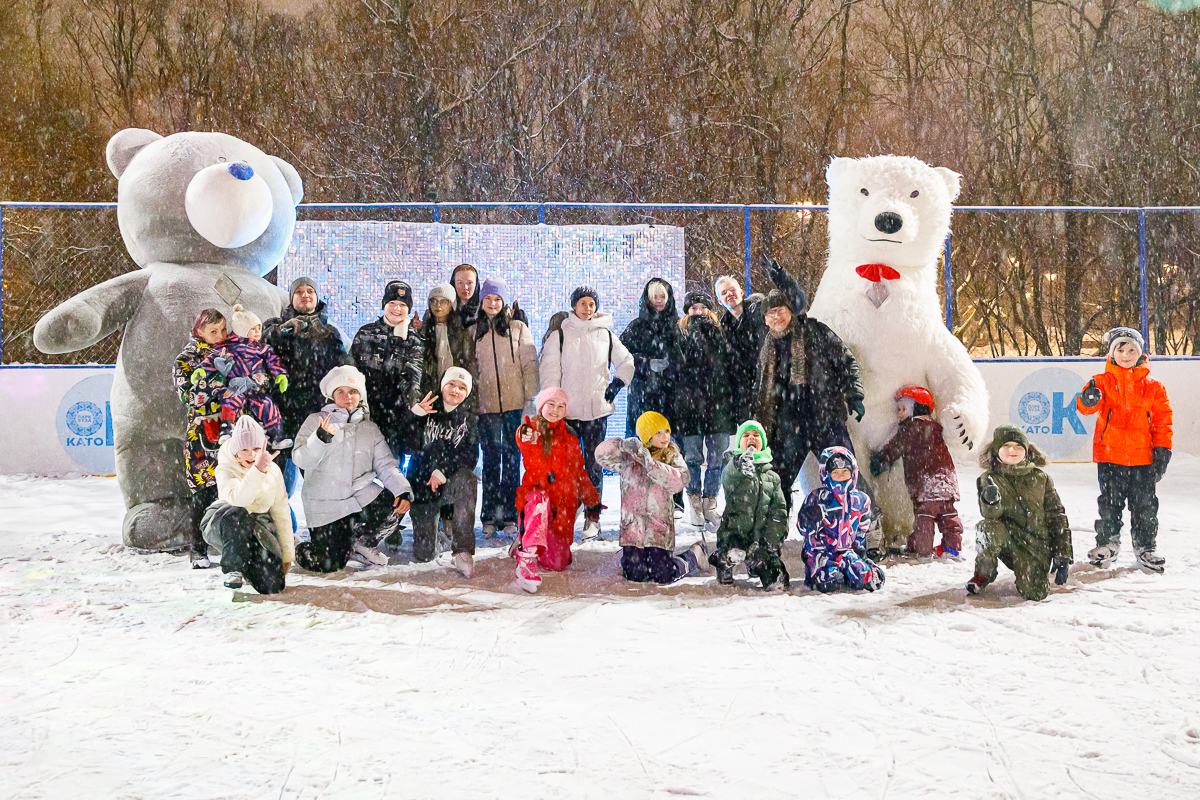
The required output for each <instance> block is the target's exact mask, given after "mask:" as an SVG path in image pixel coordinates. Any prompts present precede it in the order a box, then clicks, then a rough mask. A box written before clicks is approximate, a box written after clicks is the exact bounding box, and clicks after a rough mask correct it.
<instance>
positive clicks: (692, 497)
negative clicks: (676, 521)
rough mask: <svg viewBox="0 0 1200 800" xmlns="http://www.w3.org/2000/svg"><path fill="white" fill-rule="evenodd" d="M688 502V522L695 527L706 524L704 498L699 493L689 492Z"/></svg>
mask: <svg viewBox="0 0 1200 800" xmlns="http://www.w3.org/2000/svg"><path fill="white" fill-rule="evenodd" d="M687 504H688V523H689V524H690V525H691V526H692V527H693V528H700V527H703V525H704V498H703V497H701V496H700V495H698V494H689V495H688V496H687Z"/></svg>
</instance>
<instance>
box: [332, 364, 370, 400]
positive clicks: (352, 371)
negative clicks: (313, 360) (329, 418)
mask: <svg viewBox="0 0 1200 800" xmlns="http://www.w3.org/2000/svg"><path fill="white" fill-rule="evenodd" d="M342 386H346V387H348V388H350V389H357V390H358V393H359V394H361V395H362V399H363V402H364V403H365V402H366V400H367V379H366V378H365V377H364V376H363V374H362V373H361V372H359V371H358V368H357V367H352V366H350V365H344V366H340V367H334V368H333V369H331V370H329V374H328V375H326V376H325V377H324V378H321V394H322V395H324V396H325V398H326V399H328V400H332V399H333V393H334V392H335V391H337V390H338V389H339V388H340V387H342Z"/></svg>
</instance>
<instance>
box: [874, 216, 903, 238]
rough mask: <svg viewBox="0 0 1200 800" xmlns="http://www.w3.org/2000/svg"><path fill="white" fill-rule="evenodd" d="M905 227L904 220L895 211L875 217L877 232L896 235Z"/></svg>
mask: <svg viewBox="0 0 1200 800" xmlns="http://www.w3.org/2000/svg"><path fill="white" fill-rule="evenodd" d="M903 227H904V220H903V219H901V218H900V215H899V214H897V213H895V212H894V211H884V212H883V213H882V214H879V215H878V216H876V217H875V230H877V231H879V232H881V233H895V232H896V231H898V230H900V229H901V228H903Z"/></svg>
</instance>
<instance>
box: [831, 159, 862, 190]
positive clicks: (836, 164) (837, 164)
mask: <svg viewBox="0 0 1200 800" xmlns="http://www.w3.org/2000/svg"><path fill="white" fill-rule="evenodd" d="M854 164H855V159H853V158H835V159H833V161H830V162H829V166H828V167H827V168H826V170H825V183H826V184H828V185H829V191H831V192H832V191H833V189H834V186H835V185H836V184H837V183H838V181H841V180H844V179H845V178H846V177H848V176H849V175H850V171H851V170H852V169H854Z"/></svg>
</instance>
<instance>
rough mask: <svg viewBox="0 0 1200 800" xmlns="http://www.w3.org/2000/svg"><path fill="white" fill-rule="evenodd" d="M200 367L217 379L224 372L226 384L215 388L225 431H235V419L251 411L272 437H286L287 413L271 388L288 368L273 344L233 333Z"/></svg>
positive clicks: (222, 428)
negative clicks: (284, 420) (284, 366)
mask: <svg viewBox="0 0 1200 800" xmlns="http://www.w3.org/2000/svg"><path fill="white" fill-rule="evenodd" d="M222 356H224V359H222V358H221V357H222ZM200 369H202V370H204V374H205V377H211V378H213V379H214V381H215V380H216V379H217V378H219V377H221V376H223V380H222V383H223V386H222V387H221V388H219V389H217V390H216V392H215V394H216V396H217V399H218V400H220V403H221V433H222V435H226V434H230V433H232V432H233V423H234V422H236V421H237V418H238V417H239V416H240V415H242V414H247V415H249V416H251V417H253V418H254V419H255V420H256V421H257V422H258V424H260V425H262V427H263V430H264V431H266V433H267V438H268V439H269V440H271V441H276V440H278V439H282V438H283V417H282V416H280V414H279V406H277V405H275V401H274V400H273V399H271V396H270V395H269V394H268V393H267V389H268V387H269V386H270V385H271V380H272V379H274V378H277V377H279V376H280V375H287V370H285V369H284V368H283V363H282V362H281V361H280V360H279V356H277V355H276V354H275V351H274V350H273V349H272V348H271V345H269V344H267V343H266V342H263V341H257V342H255V341H251V340H250V339H243V338H242V337H240V336H230V337H229V338H228V339H226V340H225V341H224V342H223V343H222V345H221V349H220V352H211V353H209V355H208V357H207V358H205V359H204V362H203V363H202V364H201V365H200Z"/></svg>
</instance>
